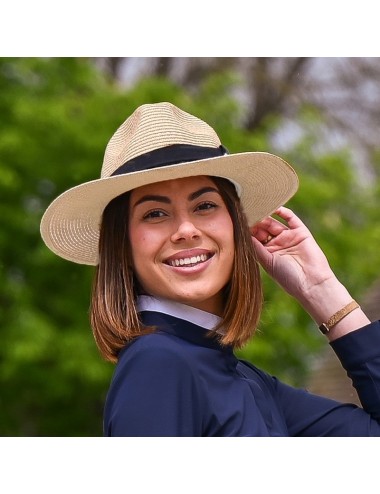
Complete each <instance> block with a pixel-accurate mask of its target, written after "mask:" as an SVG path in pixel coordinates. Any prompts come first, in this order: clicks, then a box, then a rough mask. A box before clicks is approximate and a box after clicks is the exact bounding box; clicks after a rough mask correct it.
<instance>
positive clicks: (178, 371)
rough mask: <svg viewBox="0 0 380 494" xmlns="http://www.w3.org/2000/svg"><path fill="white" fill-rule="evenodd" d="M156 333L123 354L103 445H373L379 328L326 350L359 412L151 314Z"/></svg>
mask: <svg viewBox="0 0 380 494" xmlns="http://www.w3.org/2000/svg"><path fill="white" fill-rule="evenodd" d="M141 318H142V321H143V323H144V324H146V325H149V326H156V327H157V330H156V331H155V332H154V333H152V334H149V335H144V336H140V337H138V338H136V339H135V340H134V341H132V342H131V343H130V344H128V345H127V346H126V347H125V348H124V349H123V350H122V351H121V352H120V356H119V361H118V363H117V366H116V369H115V373H114V376H113V379H112V382H111V385H110V389H109V392H108V396H107V400H106V405H105V413H104V435H106V436H130V437H131V436H133V437H138V436H149V437H152V436H160V437H163V436H187V437H189V436H362V437H363V436H380V323H379V322H374V323H372V324H369V325H368V326H366V327H364V328H361V329H359V330H357V331H354V332H352V333H349V334H347V335H345V336H343V337H341V338H339V339H337V340H335V341H334V342H332V343H331V346H332V347H333V349H334V351H335V352H336V354H337V356H338V357H339V359H340V360H341V362H342V365H343V366H344V367H345V369H346V370H347V373H348V375H349V376H350V377H351V379H352V381H353V385H354V386H355V388H356V390H357V392H358V395H359V398H360V400H361V403H362V405H363V408H360V407H357V406H356V405H354V404H342V403H339V402H336V401H334V400H331V399H327V398H324V397H320V396H316V395H313V394H311V393H309V392H307V391H306V390H303V389H297V388H294V387H291V386H288V385H286V384H284V383H282V382H280V381H279V380H278V379H276V378H275V377H273V376H271V375H269V374H267V373H266V372H263V371H262V370H260V369H258V368H256V367H255V366H254V365H252V364H250V363H248V362H245V361H243V360H240V359H238V358H237V357H236V356H235V355H234V353H233V350H232V348H230V347H223V346H221V345H220V344H219V343H218V341H217V340H216V339H215V338H213V337H210V335H211V333H210V332H209V331H208V330H207V329H205V328H203V327H201V326H198V325H196V324H194V323H192V322H189V321H185V320H184V319H180V318H178V317H173V316H172V315H168V314H163V313H159V312H154V311H144V312H142V313H141Z"/></svg>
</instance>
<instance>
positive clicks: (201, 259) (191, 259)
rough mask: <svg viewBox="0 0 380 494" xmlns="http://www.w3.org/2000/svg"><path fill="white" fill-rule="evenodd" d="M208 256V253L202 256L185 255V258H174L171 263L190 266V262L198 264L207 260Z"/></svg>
mask: <svg viewBox="0 0 380 494" xmlns="http://www.w3.org/2000/svg"><path fill="white" fill-rule="evenodd" d="M207 259H208V257H207V256H206V254H201V255H200V256H193V257H184V258H183V259H174V260H173V261H170V264H171V265H172V266H183V265H185V266H188V265H189V264H191V265H195V264H198V263H199V262H205V261H207Z"/></svg>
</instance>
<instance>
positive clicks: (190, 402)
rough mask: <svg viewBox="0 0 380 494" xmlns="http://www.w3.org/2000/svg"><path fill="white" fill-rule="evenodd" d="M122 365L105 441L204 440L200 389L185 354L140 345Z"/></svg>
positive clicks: (109, 398)
mask: <svg viewBox="0 0 380 494" xmlns="http://www.w3.org/2000/svg"><path fill="white" fill-rule="evenodd" d="M119 364H120V365H118V367H117V370H116V373H115V376H114V379H113V381H112V383H111V386H110V389H109V392H108V396H107V400H106V407H105V414H104V434H105V435H107V436H119V437H120V436H129V437H147V436H149V437H152V436H156V437H164V436H200V435H201V432H202V412H201V410H202V409H203V407H202V390H201V383H200V380H199V378H198V376H197V375H196V374H195V372H194V369H193V366H191V365H190V362H188V361H187V360H186V358H185V356H184V355H183V353H182V352H180V351H178V349H174V348H170V347H165V346H161V347H159V348H157V346H150V345H146V344H144V343H142V344H140V342H136V343H134V344H133V345H132V346H131V348H130V349H128V350H127V351H126V352H125V354H124V355H123V358H122V360H121V362H119Z"/></svg>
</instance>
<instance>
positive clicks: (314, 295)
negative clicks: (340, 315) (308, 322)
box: [299, 276, 352, 326]
mask: <svg viewBox="0 0 380 494" xmlns="http://www.w3.org/2000/svg"><path fill="white" fill-rule="evenodd" d="M351 301H352V296H351V295H350V293H349V292H348V290H347V289H346V288H345V286H344V285H342V283H340V281H339V280H338V279H337V278H336V277H335V276H334V277H331V278H328V279H326V280H324V281H323V282H321V283H318V284H317V285H313V286H312V287H311V288H310V289H309V290H308V291H307V292H306V293H305V294H304V295H303V296H302V298H300V299H299V302H300V303H301V305H302V306H303V307H304V309H305V310H306V311H307V312H308V313H309V314H310V316H311V317H312V318H313V319H314V321H315V322H316V323H317V325H318V326H319V325H320V324H322V323H323V322H326V321H327V320H328V319H329V318H330V317H331V316H332V315H333V314H335V313H336V312H337V311H339V310H340V309H342V307H344V306H346V305H347V304H349V303H350V302H351Z"/></svg>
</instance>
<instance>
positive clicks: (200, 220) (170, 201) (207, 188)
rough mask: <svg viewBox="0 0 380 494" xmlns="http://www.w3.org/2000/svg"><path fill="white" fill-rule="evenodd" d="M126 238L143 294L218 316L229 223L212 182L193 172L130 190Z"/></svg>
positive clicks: (229, 262) (228, 260) (230, 256)
mask: <svg viewBox="0 0 380 494" xmlns="http://www.w3.org/2000/svg"><path fill="white" fill-rule="evenodd" d="M129 238H130V245H131V250H132V262H133V268H134V271H135V274H136V277H137V279H138V280H139V283H140V285H141V287H142V289H143V290H144V292H146V293H148V294H150V295H153V296H159V297H164V298H168V299H170V300H174V301H176V302H181V303H184V304H187V305H191V306H193V307H196V308H199V309H202V310H205V311H208V312H212V313H214V314H218V315H221V314H222V313H223V288H224V287H225V286H226V284H227V283H228V282H229V280H230V278H231V273H232V267H233V263H234V232H233V224H232V220H231V217H230V215H229V212H228V210H227V207H226V205H225V203H224V201H223V199H222V197H221V195H220V193H219V191H218V188H217V186H216V185H215V183H214V182H213V181H212V180H211V179H210V178H208V177H204V176H197V177H188V178H181V179H176V180H168V181H165V182H160V183H155V184H150V185H146V186H143V187H139V188H137V189H135V190H133V191H132V193H131V198H130V210H129Z"/></svg>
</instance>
